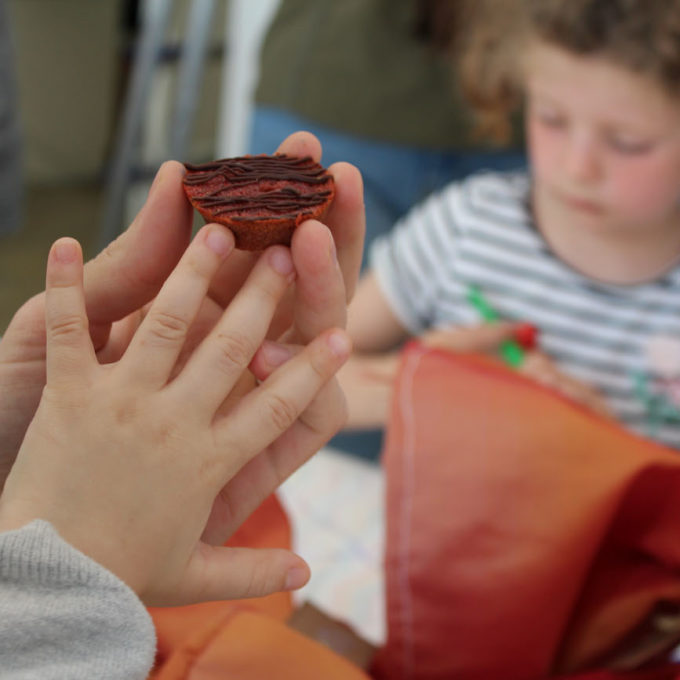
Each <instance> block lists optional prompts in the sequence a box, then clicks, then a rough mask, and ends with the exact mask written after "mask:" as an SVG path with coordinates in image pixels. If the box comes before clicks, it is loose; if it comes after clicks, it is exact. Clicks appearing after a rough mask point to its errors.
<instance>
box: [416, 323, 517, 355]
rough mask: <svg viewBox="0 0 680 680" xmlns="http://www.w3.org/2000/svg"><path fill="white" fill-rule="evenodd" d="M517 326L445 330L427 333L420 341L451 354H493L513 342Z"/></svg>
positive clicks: (503, 325)
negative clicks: (507, 342)
mask: <svg viewBox="0 0 680 680" xmlns="http://www.w3.org/2000/svg"><path fill="white" fill-rule="evenodd" d="M516 329H517V324H514V323H509V322H497V323H485V324H481V325H479V326H470V327H467V328H460V327H456V328H443V329H438V330H434V331H429V332H428V333H425V334H423V335H422V337H421V338H420V341H421V342H422V344H423V345H425V346H426V347H430V348H432V349H444V350H449V351H451V352H459V353H469V352H492V351H495V350H497V349H498V347H499V346H500V345H501V343H503V342H504V341H505V340H511V339H512V338H513V334H514V333H515V330H516Z"/></svg>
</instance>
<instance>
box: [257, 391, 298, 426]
mask: <svg viewBox="0 0 680 680" xmlns="http://www.w3.org/2000/svg"><path fill="white" fill-rule="evenodd" d="M265 413H266V415H267V418H268V419H269V421H270V422H271V423H272V425H273V426H274V428H275V429H276V431H277V432H285V431H286V430H287V429H288V428H289V427H290V426H291V425H292V424H293V423H294V422H295V421H296V420H297V418H298V416H299V413H298V410H297V408H296V407H295V405H294V404H293V403H292V402H291V401H289V400H288V399H286V398H284V397H282V396H280V395H278V394H274V393H272V394H270V395H269V396H268V398H267V406H266V408H265Z"/></svg>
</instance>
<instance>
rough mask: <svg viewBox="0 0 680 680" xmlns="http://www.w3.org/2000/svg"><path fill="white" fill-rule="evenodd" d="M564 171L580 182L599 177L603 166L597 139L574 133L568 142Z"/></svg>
mask: <svg viewBox="0 0 680 680" xmlns="http://www.w3.org/2000/svg"><path fill="white" fill-rule="evenodd" d="M564 171H565V172H566V173H567V175H568V176H569V177H570V178H571V179H572V180H575V181H578V182H588V181H592V180H595V179H598V178H599V176H600V173H601V171H602V167H601V162H600V158H599V152H598V149H597V144H596V140H594V139H593V138H592V137H590V136H588V135H585V134H578V133H576V134H574V135H572V136H571V137H570V139H569V141H568V143H567V148H566V153H565V158H564Z"/></svg>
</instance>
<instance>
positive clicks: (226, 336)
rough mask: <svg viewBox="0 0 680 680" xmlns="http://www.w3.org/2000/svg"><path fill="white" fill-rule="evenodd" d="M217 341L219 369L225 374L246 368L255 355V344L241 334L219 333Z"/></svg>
mask: <svg viewBox="0 0 680 680" xmlns="http://www.w3.org/2000/svg"><path fill="white" fill-rule="evenodd" d="M215 340H216V343H217V346H218V348H219V359H218V361H219V367H220V368H221V370H222V372H224V373H227V374H228V373H231V372H232V371H233V369H234V368H245V367H246V366H247V365H248V364H249V363H250V360H251V358H252V357H253V355H254V354H255V350H256V347H255V346H254V344H253V343H252V342H251V341H250V340H249V339H248V338H247V337H246V336H245V335H242V334H240V333H235V332H231V333H219V334H218V335H217V337H216V339H215Z"/></svg>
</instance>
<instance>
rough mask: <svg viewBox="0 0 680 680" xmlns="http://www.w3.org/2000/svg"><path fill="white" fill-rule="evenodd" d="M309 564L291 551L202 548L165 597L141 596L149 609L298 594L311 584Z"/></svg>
mask: <svg viewBox="0 0 680 680" xmlns="http://www.w3.org/2000/svg"><path fill="white" fill-rule="evenodd" d="M309 576H310V571H309V567H308V566H307V563H306V562H305V561H304V560H302V559H301V558H300V557H298V556H297V555H295V554H294V553H292V552H289V551H288V550H280V549H253V548H224V547H212V546H208V545H205V544H200V545H199V547H198V549H197V550H196V551H195V552H194V554H193V555H192V558H191V560H190V562H189V565H188V567H187V571H186V573H185V577H184V579H183V581H182V582H181V583H180V584H179V585H178V586H176V587H174V588H173V589H172V591H173V592H172V593H171V595H170V597H171V598H172V601H171V602H168V596H167V594H165V593H159V594H158V595H156V594H154V593H153V592H152V593H148V594H146V595H145V594H142V598H143V599H144V601H145V603H146V604H148V605H154V604H157V605H168V604H174V605H182V604H193V603H195V602H208V601H213V600H238V599H243V598H251V597H263V596H265V595H271V594H272V593H277V592H280V591H284V590H296V589H297V588H301V587H302V586H303V585H305V583H307V581H309Z"/></svg>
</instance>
